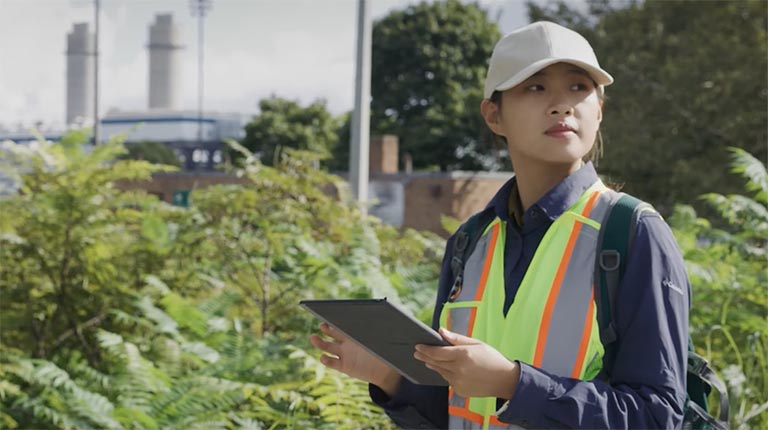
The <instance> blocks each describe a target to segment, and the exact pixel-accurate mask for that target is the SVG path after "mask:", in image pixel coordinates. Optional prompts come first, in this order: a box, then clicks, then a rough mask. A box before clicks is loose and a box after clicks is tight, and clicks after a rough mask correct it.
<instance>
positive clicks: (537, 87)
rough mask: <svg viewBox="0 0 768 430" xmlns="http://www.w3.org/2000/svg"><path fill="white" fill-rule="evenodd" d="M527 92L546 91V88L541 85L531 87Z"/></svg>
mask: <svg viewBox="0 0 768 430" xmlns="http://www.w3.org/2000/svg"><path fill="white" fill-rule="evenodd" d="M526 90H527V91H544V86H543V85H539V84H534V85H529V86H528V87H527V88H526Z"/></svg>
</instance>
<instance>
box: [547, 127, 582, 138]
mask: <svg viewBox="0 0 768 430" xmlns="http://www.w3.org/2000/svg"><path fill="white" fill-rule="evenodd" d="M544 134H546V135H547V136H550V137H555V138H567V137H570V136H573V135H575V134H576V131H575V130H574V129H573V127H571V126H569V125H567V124H556V125H553V126H552V127H550V128H548V129H547V131H545V132H544Z"/></svg>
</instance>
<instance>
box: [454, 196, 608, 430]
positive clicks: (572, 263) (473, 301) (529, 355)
mask: <svg viewBox="0 0 768 430" xmlns="http://www.w3.org/2000/svg"><path fill="white" fill-rule="evenodd" d="M614 195H615V193H613V192H612V191H609V190H607V188H606V187H605V185H603V183H602V182H600V181H597V182H596V183H595V184H593V185H592V186H591V187H590V188H589V189H588V190H586V191H585V192H584V193H583V194H582V195H581V196H580V197H579V198H578V200H577V201H576V203H574V204H573V205H572V206H571V207H570V208H569V209H568V210H566V211H565V212H564V213H563V214H562V215H560V216H559V217H558V218H557V219H556V220H555V221H554V222H553V223H552V225H551V226H550V227H549V229H548V230H547V232H546V234H545V235H544V237H543V238H542V240H541V243H540V244H539V246H538V248H537V249H536V252H535V254H534V256H533V259H532V260H531V264H530V266H529V268H528V270H527V271H526V274H525V276H524V278H523V281H522V283H521V284H520V287H519V289H518V291H517V294H516V295H515V300H514V302H513V303H512V306H511V307H510V309H509V311H508V312H507V315H506V316H505V315H504V309H503V308H504V297H505V288H504V242H505V240H506V225H505V223H504V222H503V221H502V220H500V219H498V218H497V219H495V220H494V221H493V222H492V223H491V224H490V225H489V226H488V227H487V228H486V230H485V232H484V234H483V236H482V237H481V238H480V240H479V241H478V242H477V245H476V247H475V249H474V251H473V252H472V254H471V255H470V256H469V258H468V259H467V260H466V262H465V268H464V282H463V287H462V289H461V291H460V292H459V294H458V296H456V297H455V299H454V300H453V301H450V302H448V303H446V304H445V305H444V307H443V310H442V312H441V315H440V325H441V326H443V327H446V328H448V329H449V330H451V331H454V332H456V333H461V334H464V335H467V336H470V337H473V338H475V339H478V340H481V341H483V342H485V343H487V344H488V345H490V346H493V347H494V348H496V349H497V350H498V351H499V352H501V353H502V354H504V356H506V357H507V358H509V359H510V360H519V361H521V362H525V363H528V364H531V365H533V366H535V367H538V368H541V369H543V370H546V371H548V372H551V373H553V374H557V375H561V376H570V377H574V378H579V379H583V380H588V379H592V378H594V377H595V376H596V375H597V374H598V373H599V371H600V369H601V367H602V356H603V346H602V344H601V343H600V333H599V327H598V324H597V321H596V309H595V302H594V296H593V277H594V269H595V254H596V252H597V246H598V243H597V241H598V233H599V230H600V222H601V221H602V220H603V217H604V216H605V213H606V212H607V210H608V208H609V206H610V201H611V199H612V198H613V196H614ZM448 393H449V394H448V395H449V398H448V413H449V425H450V428H451V429H454V428H462V429H463V428H468V429H506V428H516V427H514V426H511V425H509V424H506V423H503V422H501V421H499V420H498V417H496V416H495V415H494V414H495V412H496V398H491V397H473V398H464V397H462V396H460V395H458V394H456V393H455V392H453V390H452V389H450V388H449V392H448Z"/></svg>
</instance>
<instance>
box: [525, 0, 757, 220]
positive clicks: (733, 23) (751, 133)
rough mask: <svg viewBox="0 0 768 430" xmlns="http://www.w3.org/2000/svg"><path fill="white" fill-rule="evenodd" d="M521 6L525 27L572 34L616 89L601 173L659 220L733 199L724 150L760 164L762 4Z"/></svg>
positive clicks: (600, 1)
mask: <svg viewBox="0 0 768 430" xmlns="http://www.w3.org/2000/svg"><path fill="white" fill-rule="evenodd" d="M588 4H589V5H590V8H589V11H588V13H586V14H581V13H579V12H578V11H577V10H575V9H574V8H573V7H570V6H569V3H567V2H562V1H561V2H551V3H549V4H547V5H546V6H543V7H542V6H538V5H537V4H536V3H529V5H528V7H529V15H530V18H531V20H539V19H549V20H552V21H555V22H561V23H564V24H566V25H569V26H571V27H573V28H574V29H576V30H578V31H579V32H581V33H582V34H584V35H585V37H587V39H589V40H590V42H591V43H592V44H593V46H594V48H595V50H596V51H597V54H598V57H599V58H600V62H601V65H602V66H603V67H604V68H605V69H606V70H608V71H609V72H610V73H611V74H613V76H614V78H615V79H616V82H615V83H614V84H613V85H611V86H610V87H608V90H607V95H608V100H607V102H606V106H605V119H604V121H603V124H602V130H603V135H604V136H605V138H606V147H605V157H604V160H603V163H601V170H602V172H603V173H606V174H607V175H608V176H610V177H611V179H612V180H613V181H615V182H618V183H625V184H626V186H625V189H626V191H628V192H631V193H632V194H635V195H637V196H638V197H641V198H643V199H646V200H648V201H651V202H653V203H654V204H655V205H656V206H657V207H658V208H659V209H660V210H661V211H662V212H664V213H669V212H671V209H672V206H673V205H674V203H678V202H679V203H689V204H692V203H696V196H698V195H700V194H703V193H705V192H709V191H714V192H719V193H730V192H735V191H736V190H739V189H740V187H741V183H740V180H739V178H738V177H737V176H735V175H731V174H728V173H727V171H726V170H725V169H723V167H722V166H723V160H724V159H725V158H726V150H725V148H726V147H727V146H736V147H740V148H742V149H745V150H746V151H748V152H750V153H752V154H754V155H755V156H756V157H757V158H758V159H761V160H765V159H766V157H768V147H766V141H768V111H766V108H765V106H766V103H767V102H768V83H767V82H768V56H766V55H765V53H766V52H768V32H767V30H768V3H766V2H765V1H762V0H745V1H736V2H720V1H702V2H686V1H645V2H643V1H631V2H629V3H619V6H615V3H611V2H609V1H607V0H591V1H588Z"/></svg>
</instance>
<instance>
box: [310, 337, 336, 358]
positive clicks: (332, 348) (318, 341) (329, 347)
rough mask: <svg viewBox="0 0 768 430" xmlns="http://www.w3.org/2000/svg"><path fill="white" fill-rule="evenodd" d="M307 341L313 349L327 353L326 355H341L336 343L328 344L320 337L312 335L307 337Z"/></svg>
mask: <svg viewBox="0 0 768 430" xmlns="http://www.w3.org/2000/svg"><path fill="white" fill-rule="evenodd" d="M309 341H310V342H311V343H312V345H314V346H315V347H317V348H319V349H320V350H322V351H323V352H327V353H328V354H333V355H335V356H337V357H338V356H339V355H341V345H340V344H338V343H336V342H329V341H327V340H323V339H322V338H321V337H320V336H318V335H316V334H313V335H312V336H310V337H309Z"/></svg>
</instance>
